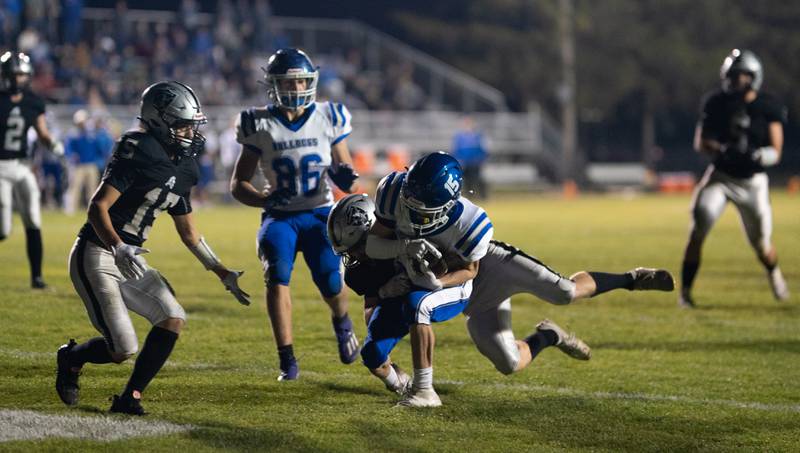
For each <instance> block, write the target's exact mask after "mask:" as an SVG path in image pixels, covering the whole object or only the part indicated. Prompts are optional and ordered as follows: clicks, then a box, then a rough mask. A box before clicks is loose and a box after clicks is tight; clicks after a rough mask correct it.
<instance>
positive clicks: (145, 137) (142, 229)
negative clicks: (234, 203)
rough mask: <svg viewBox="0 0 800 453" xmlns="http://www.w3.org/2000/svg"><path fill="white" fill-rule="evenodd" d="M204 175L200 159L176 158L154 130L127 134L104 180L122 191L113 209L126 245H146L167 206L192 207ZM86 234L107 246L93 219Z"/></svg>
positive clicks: (177, 210)
mask: <svg viewBox="0 0 800 453" xmlns="http://www.w3.org/2000/svg"><path fill="white" fill-rule="evenodd" d="M198 174H199V171H198V167H197V162H196V161H195V159H194V158H191V157H182V158H180V159H179V160H176V161H175V160H172V159H171V158H170V156H169V155H168V154H167V152H166V150H164V147H163V146H162V145H161V143H159V142H158V140H156V139H155V138H154V137H153V136H152V135H149V134H147V133H146V132H140V131H132V132H127V133H125V134H124V135H123V136H122V137H120V139H119V141H117V143H116V145H115V146H114V151H113V155H112V157H111V161H110V162H109V164H108V167H107V168H106V172H105V173H104V174H103V183H105V184H108V185H110V186H112V187H114V188H115V189H117V190H118V191H119V192H120V193H121V195H120V197H119V199H117V201H116V202H115V203H114V205H113V206H111V208H110V209H109V210H108V213H109V215H110V216H111V223H112V224H113V225H114V230H115V231H116V232H117V234H118V235H119V236H120V238H121V239H122V240H123V241H124V242H125V243H126V244H133V245H141V244H142V243H143V242H144V241H145V240H146V239H147V235H148V233H149V231H150V227H152V225H153V221H154V220H155V218H156V216H158V214H160V213H161V212H162V211H167V212H168V213H169V214H170V215H173V216H174V215H185V214H188V213H190V212H192V205H191V202H190V200H189V195H190V193H191V190H192V186H194V185H195V184H197V181H198ZM80 236H81V237H85V238H87V239H89V240H91V241H93V242H96V243H98V244H100V245H103V243H102V241H101V240H100V238H99V237H98V236H97V234H96V233H95V231H94V229H93V228H92V226H91V225H90V224H89V223H86V225H84V226H83V229H81V232H80Z"/></svg>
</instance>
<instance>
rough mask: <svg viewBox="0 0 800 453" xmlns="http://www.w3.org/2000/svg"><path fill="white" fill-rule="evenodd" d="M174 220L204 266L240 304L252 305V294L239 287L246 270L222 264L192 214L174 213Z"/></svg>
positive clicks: (185, 243)
mask: <svg viewBox="0 0 800 453" xmlns="http://www.w3.org/2000/svg"><path fill="white" fill-rule="evenodd" d="M172 220H173V221H174V222H175V230H176V231H177V232H178V235H179V236H180V237H181V241H183V244H184V245H186V248H188V249H189V251H191V252H192V253H193V254H194V256H196V257H197V259H198V260H199V261H200V263H202V264H203V267H205V268H206V270H210V271H212V272H214V273H215V274H217V277H219V279H220V280H221V281H222V283H223V284H224V285H225V289H227V290H228V291H230V292H231V294H233V296H234V297H236V300H238V301H239V303H240V304H242V305H250V299H249V297H250V295H249V294H247V293H246V292H244V291H242V289H241V288H239V282H238V279H239V276H240V275H242V274H243V273H244V271H234V270H230V269H228V268H227V267H225V265H223V264H222V262H221V261H220V260H219V258H217V255H216V254H214V251H213V250H211V247H210V246H209V245H208V243H207V242H206V241H205V239H204V238H203V236H201V235H200V232H199V231H197V228H195V226H194V220H193V217H192V214H191V213H188V214H183V215H173V216H172Z"/></svg>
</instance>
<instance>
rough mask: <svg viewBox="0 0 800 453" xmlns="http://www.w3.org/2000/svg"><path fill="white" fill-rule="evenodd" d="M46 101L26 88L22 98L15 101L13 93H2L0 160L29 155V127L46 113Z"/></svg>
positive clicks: (0, 100) (0, 95)
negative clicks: (12, 98)
mask: <svg viewBox="0 0 800 453" xmlns="http://www.w3.org/2000/svg"><path fill="white" fill-rule="evenodd" d="M44 108H45V107H44V101H43V100H42V98H40V97H39V96H36V95H35V94H33V93H32V92H30V91H28V90H25V91H23V93H22V100H21V101H19V102H13V101H12V100H11V95H10V94H8V93H0V160H6V159H24V158H26V157H28V129H30V128H31V127H32V126H33V125H34V124H36V119H37V118H39V115H41V114H43V113H44Z"/></svg>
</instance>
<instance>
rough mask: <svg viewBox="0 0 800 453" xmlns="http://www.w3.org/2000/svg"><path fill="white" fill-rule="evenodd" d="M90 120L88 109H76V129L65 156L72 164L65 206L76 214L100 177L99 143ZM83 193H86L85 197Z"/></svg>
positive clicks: (70, 137) (73, 120)
mask: <svg viewBox="0 0 800 453" xmlns="http://www.w3.org/2000/svg"><path fill="white" fill-rule="evenodd" d="M88 121H89V113H88V112H87V111H86V110H83V109H81V110H78V111H76V112H75V114H74V115H73V116H72V122H73V124H74V125H75V130H73V131H72V132H71V133H70V135H69V137H68V138H67V142H66V153H65V156H66V158H67V162H68V164H69V166H70V168H69V187H68V189H67V200H66V206H65V211H66V212H67V214H74V213H75V211H76V210H77V209H78V207H79V206H83V204H84V203H83V201H87V202H88V200H90V199H91V198H92V192H94V189H95V188H96V187H97V184H98V182H99V179H100V174H99V172H98V171H97V158H98V154H99V150H98V143H97V140H96V139H95V137H94V134H93V132H92V131H91V130H90V129H89V127H88ZM81 194H83V195H84V197H83V199H82V198H81Z"/></svg>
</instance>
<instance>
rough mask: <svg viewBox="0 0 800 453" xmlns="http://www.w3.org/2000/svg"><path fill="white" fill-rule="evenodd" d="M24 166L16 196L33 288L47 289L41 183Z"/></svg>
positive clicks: (16, 185)
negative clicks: (43, 271)
mask: <svg viewBox="0 0 800 453" xmlns="http://www.w3.org/2000/svg"><path fill="white" fill-rule="evenodd" d="M23 168H25V172H24V173H23V174H22V175H20V179H19V181H17V183H16V184H14V196H15V199H16V200H17V202H18V205H19V213H20V217H21V218H22V223H23V225H25V245H26V251H27V253H28V263H29V265H30V271H31V288H33V289H45V288H47V284H45V282H44V279H42V256H43V247H42V233H41V226H42V210H41V193H40V191H39V185H38V184H37V183H36V177H35V176H34V175H33V173H32V172H31V171H30V170H28V169H27V167H23Z"/></svg>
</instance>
